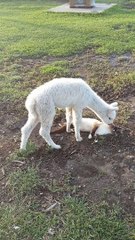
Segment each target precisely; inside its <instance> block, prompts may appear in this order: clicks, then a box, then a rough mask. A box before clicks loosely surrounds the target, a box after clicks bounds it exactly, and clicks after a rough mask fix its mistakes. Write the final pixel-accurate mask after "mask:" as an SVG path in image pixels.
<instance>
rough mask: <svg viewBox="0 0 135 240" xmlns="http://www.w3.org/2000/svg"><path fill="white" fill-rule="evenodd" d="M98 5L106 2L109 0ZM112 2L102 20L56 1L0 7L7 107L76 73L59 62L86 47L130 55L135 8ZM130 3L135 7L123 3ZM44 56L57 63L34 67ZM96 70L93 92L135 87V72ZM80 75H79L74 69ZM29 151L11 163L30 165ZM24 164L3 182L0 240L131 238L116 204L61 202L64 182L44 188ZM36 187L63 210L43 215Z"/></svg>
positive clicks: (129, 223)
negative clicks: (5, 193) (5, 191)
mask: <svg viewBox="0 0 135 240" xmlns="http://www.w3.org/2000/svg"><path fill="white" fill-rule="evenodd" d="M98 2H107V3H109V2H110V3H111V2H112V0H99V1H98ZM113 2H114V3H115V2H116V3H118V5H117V6H115V7H113V8H112V9H110V10H108V11H106V12H104V13H102V14H93V15H85V14H69V13H65V14H59V13H50V12H47V11H48V9H49V8H51V7H54V6H57V5H58V1H55V0H51V1H49V0H48V1H46V0H27V1H25V0H19V1H17V0H12V1H9V0H3V1H1V2H0V19H1V21H0V35H1V38H0V62H1V66H0V67H1V73H0V100H2V101H3V102H5V101H7V99H8V100H12V102H10V104H12V103H13V104H14V101H15V100H16V99H19V104H20V105H21V109H22V99H24V97H26V95H27V94H28V92H29V91H30V90H31V89H32V88H33V86H34V87H35V86H37V85H39V84H41V83H42V82H44V81H47V80H49V79H50V78H52V77H61V76H68V75H69V74H70V68H72V69H74V65H72V66H71V65H70V64H69V63H68V62H67V61H66V60H63V59H64V56H70V55H73V54H75V53H80V52H82V51H84V50H85V49H87V48H88V49H89V48H93V49H94V50H95V54H97V53H99V54H105V55H110V54H113V53H115V54H121V53H125V52H131V53H133V54H134V52H135V43H134V38H135V9H130V8H127V7H126V6H127V5H126V2H127V1H126V0H113ZM130 3H131V4H134V2H133V1H128V4H130ZM46 55H49V56H51V57H55V59H53V58H52V59H53V60H52V61H51V63H50V62H48V64H47V63H46V61H45V62H44V61H43V62H42V63H40V64H39V66H38V59H37V58H40V59H43V58H42V57H44V56H46ZM60 56H62V60H60V59H61V58H60ZM57 57H58V58H57ZM22 58H23V59H24V60H25V59H29V58H30V59H31V60H32V59H34V58H36V60H37V62H35V63H34V64H33V65H32V66H31V67H29V68H27V63H26V65H25V61H24V62H23V63H22V62H21V59H22ZM98 64H99V63H97V64H94V66H93V65H92V63H91V64H90V69H91V68H92V74H93V75H92V76H93V77H91V78H90V81H91V84H92V85H93V86H94V87H96V88H98V86H99V88H100V87H101V88H102V89H104V90H105V89H106V88H107V87H111V88H112V91H114V92H115V93H117V92H119V91H122V89H123V87H124V86H125V85H128V84H134V82H135V73H134V71H130V69H129V71H128V73H125V72H124V71H123V72H118V74H117V75H114V74H113V71H112V73H111V70H110V68H109V67H108V65H107V64H106V63H104V65H103V64H101V65H100V64H99V65H98ZM90 69H89V72H90V71H91V70H90ZM77 71H78V75H79V76H80V74H81V73H80V70H79V68H77ZM103 71H106V72H107V79H106V78H105V80H104V79H103V81H99V78H100V77H99V76H100V74H101V75H102V72H103ZM98 72H99V73H100V72H101V73H100V74H98ZM96 73H97V75H96ZM73 74H74V73H73ZM75 74H77V73H75ZM94 74H95V75H94ZM110 74H111V77H110ZM23 106H24V102H23ZM15 109H16V106H15ZM17 109H18V108H17ZM20 111H21V110H20ZM129 116H130V113H129V107H128V106H125V105H124V106H122V107H121V109H120V116H119V123H121V124H123V122H124V121H125V119H126V120H127V119H128V117H129ZM49 151H50V150H49V149H48V153H49ZM34 152H35V146H34V145H33V144H28V146H27V150H26V151H16V152H15V153H13V154H11V156H10V157H9V159H8V160H9V162H10V161H11V162H12V161H15V160H18V161H23V162H24V163H25V164H26V165H27V163H26V162H27V158H28V157H29V156H30V155H31V154H32V153H34ZM25 161H26V162H25ZM25 164H24V165H23V164H22V167H20V169H19V170H18V169H17V171H15V172H13V173H12V174H11V175H10V176H9V177H7V183H8V185H7V188H8V194H9V195H11V199H12V202H11V203H7V202H6V200H5V203H1V205H0V239H1V240H24V239H25V240H41V239H42V240H48V239H49V240H64V239H65V240H66V239H67V240H81V239H82V240H135V231H134V229H135V228H134V226H133V221H134V220H133V219H130V217H129V218H128V220H127V219H126V218H125V215H123V212H122V210H121V209H119V208H118V207H117V206H112V207H111V206H108V205H107V204H106V203H102V204H100V205H92V206H89V205H88V204H86V203H85V202H84V201H82V200H81V199H80V200H78V199H77V198H76V199H75V198H72V197H70V198H66V199H65V198H64V197H63V196H65V195H66V194H67V193H69V192H71V193H72V192H73V191H72V190H73V186H68V183H67V182H68V181H66V182H64V184H63V185H62V186H61V184H60V183H59V182H57V181H55V179H53V182H52V185H51V184H50V182H49V183H47V182H42V181H41V178H40V176H39V172H38V170H37V169H36V168H33V167H28V168H26V165H25ZM30 164H31V165H32V163H30ZM22 168H23V169H22ZM44 179H45V177H44ZM40 187H45V188H46V189H47V190H48V192H47V193H50V195H51V196H53V197H54V199H55V196H57V194H58V195H59V194H60V199H59V202H60V208H58V209H57V208H56V209H53V210H52V211H51V212H49V213H46V212H45V209H44V207H43V206H42V200H41V198H40V196H37V195H36V193H37V192H38V191H36V190H37V189H40ZM50 195H49V196H50ZM63 198H64V199H63ZM45 201H46V199H45ZM50 229H52V235H51V234H50V233H49V232H50Z"/></svg>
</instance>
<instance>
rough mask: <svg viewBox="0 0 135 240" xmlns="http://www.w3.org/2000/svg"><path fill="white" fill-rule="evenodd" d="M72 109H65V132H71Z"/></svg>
mask: <svg viewBox="0 0 135 240" xmlns="http://www.w3.org/2000/svg"><path fill="white" fill-rule="evenodd" d="M71 123H72V108H66V132H68V133H70V132H71V128H70V127H71Z"/></svg>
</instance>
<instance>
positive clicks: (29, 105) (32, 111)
mask: <svg viewBox="0 0 135 240" xmlns="http://www.w3.org/2000/svg"><path fill="white" fill-rule="evenodd" d="M25 107H26V109H27V110H28V113H29V115H31V116H33V117H34V118H37V117H38V113H37V111H36V100H35V98H34V97H33V96H32V95H29V96H28V97H27V99H26V102H25Z"/></svg>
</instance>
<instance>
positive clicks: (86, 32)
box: [0, 0, 135, 59]
mask: <svg viewBox="0 0 135 240" xmlns="http://www.w3.org/2000/svg"><path fill="white" fill-rule="evenodd" d="M55 4H56V2H55V1H52V2H51V4H50V2H49V1H47V2H46V1H38V2H37V1H30V0H29V1H19V4H18V1H15V0H14V1H9V2H8V1H6V2H5V1H2V2H1V3H0V18H1V22H0V35H1V38H0V49H1V54H0V56H1V59H7V58H15V57H37V56H44V55H52V56H64V55H65V56H67V55H71V54H74V53H76V52H80V51H83V50H84V49H85V48H91V47H94V48H95V49H96V52H97V53H102V54H103V53H104V54H110V53H114V52H115V53H122V52H125V51H130V52H133V51H134V37H135V32H134V29H135V11H134V10H131V11H129V10H128V11H126V10H125V11H123V9H122V8H121V7H120V6H119V5H118V6H115V7H114V8H112V9H110V10H108V11H106V12H105V13H103V14H95V15H91V14H69V13H66V14H65V13H64V14H59V13H50V12H47V10H48V9H49V8H50V7H52V6H53V5H55Z"/></svg>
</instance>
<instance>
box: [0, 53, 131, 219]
mask: <svg viewBox="0 0 135 240" xmlns="http://www.w3.org/2000/svg"><path fill="white" fill-rule="evenodd" d="M123 59H124V58H123ZM53 60H54V61H55V60H56V59H51V58H50V59H49V58H47V59H42V60H39V59H38V60H28V59H27V60H18V61H21V65H22V72H26V73H27V72H28V71H29V69H30V68H31V67H34V66H36V67H37V68H38V67H39V66H42V65H43V64H45V62H47V63H48V62H52V61H53ZM68 60H69V61H71V62H72V63H74V64H73V68H72V69H71V76H75V75H76V74H77V73H78V72H79V75H80V76H82V77H83V78H84V79H86V80H87V81H88V79H89V78H90V77H91V76H93V77H94V76H95V75H96V76H97V77H98V78H99V79H102V78H104V77H105V79H106V78H107V77H108V76H109V74H110V75H113V73H114V72H115V71H117V72H118V71H127V69H128V71H130V70H132V69H133V68H134V64H135V59H134V57H133V56H128V57H127V58H125V60H123V61H120V62H119V64H117V63H118V62H117V61H118V57H117V56H111V57H108V58H107V57H100V56H95V55H94V54H89V55H88V52H87V53H85V54H81V55H78V56H75V57H74V58H68ZM131 60H132V61H131ZM88 62H89V63H91V62H92V63H97V65H96V66H97V67H96V68H97V71H96V70H95V68H94V67H93V68H92V71H91V69H90V65H87V63H88ZM106 62H107V63H108V66H109V69H110V72H108V70H107V71H105V69H103V70H102V72H101V69H100V67H101V66H103V65H104V64H105V63H106ZM101 63H102V65H101ZM19 64H20V62H19ZM36 67H35V68H36ZM24 77H25V76H24ZM96 90H97V91H98V92H99V94H100V95H101V96H103V97H104V98H105V99H106V100H108V101H111V100H112V99H113V100H114V101H115V100H116V98H117V99H118V101H120V102H121V103H123V104H124V103H125V104H126V103H127V102H128V103H129V106H130V112H131V114H130V115H131V116H130V118H129V119H128V122H127V123H126V124H123V125H120V126H119V127H118V129H117V131H116V132H114V134H113V135H111V136H106V137H99V138H98V139H97V140H95V139H94V138H93V139H92V140H89V139H88V134H87V133H82V136H83V141H82V142H81V143H77V142H76V141H75V137H74V133H71V134H67V133H65V132H64V133H61V134H56V135H54V134H53V135H52V137H53V139H54V141H55V142H56V143H58V144H61V146H62V149H61V150H53V151H51V150H49V149H48V147H47V145H46V143H45V142H44V140H43V139H42V138H41V137H40V136H39V135H38V127H37V128H36V129H35V130H34V131H33V133H32V136H31V140H32V141H33V142H35V143H36V145H37V147H38V149H37V150H36V151H35V153H33V154H32V155H30V156H29V157H28V158H27V159H26V160H25V164H24V165H21V163H19V162H18V163H17V162H14V161H9V160H8V159H7V157H8V156H9V155H10V154H11V153H12V152H14V151H15V150H16V149H18V148H19V144H20V128H21V127H22V126H23V124H24V123H25V121H26V115H27V113H26V111H25V110H24V102H23V103H21V102H20V101H19V100H18V101H16V102H10V101H6V102H3V103H1V107H0V124H1V128H0V132H1V136H0V138H1V146H0V150H1V157H0V165H1V171H0V179H1V181H0V185H1V189H2V191H1V196H0V200H1V201H10V200H11V199H9V198H10V197H9V195H7V188H6V183H7V181H8V175H9V174H10V172H12V171H15V170H17V169H19V168H22V169H23V168H27V166H38V168H39V171H40V176H41V177H42V179H43V181H44V182H45V183H46V184H47V183H48V184H50V183H51V184H52V188H53V185H55V186H54V187H56V185H57V187H58V189H59V190H58V191H57V190H55V191H51V190H50V189H48V188H47V187H43V188H41V189H39V192H37V193H36V194H37V195H39V197H40V199H41V201H42V202H46V201H47V199H49V198H55V199H58V198H60V197H61V194H62V195H63V194H65V195H66V194H70V195H77V196H84V197H86V198H87V200H88V201H89V202H92V203H93V202H97V203H98V202H100V201H102V200H106V201H108V202H109V203H110V204H113V203H120V204H121V206H122V207H123V208H124V209H125V210H126V211H127V212H129V213H132V214H133V213H135V208H134V207H133V206H134V204H135V125H134V123H135V97H134V96H135V95H134V93H135V89H134V88H133V86H132V87H130V86H127V88H125V89H124V90H122V92H120V93H119V94H117V96H116V95H115V93H113V92H111V90H110V89H108V91H107V90H106V92H104V91H102V88H100V87H98V88H97V89H96ZM87 114H88V113H87ZM64 118H65V115H64V113H61V114H57V115H56V118H55V121H54V126H53V128H54V129H56V128H57V127H58V123H63V121H64ZM117 124H118V125H119V122H118V123H117ZM66 179H67V180H66ZM66 181H67V185H65V182H66ZM54 183H55V184H54ZM69 185H70V186H71V189H69V188H68V186H69ZM61 189H62V190H61Z"/></svg>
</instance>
